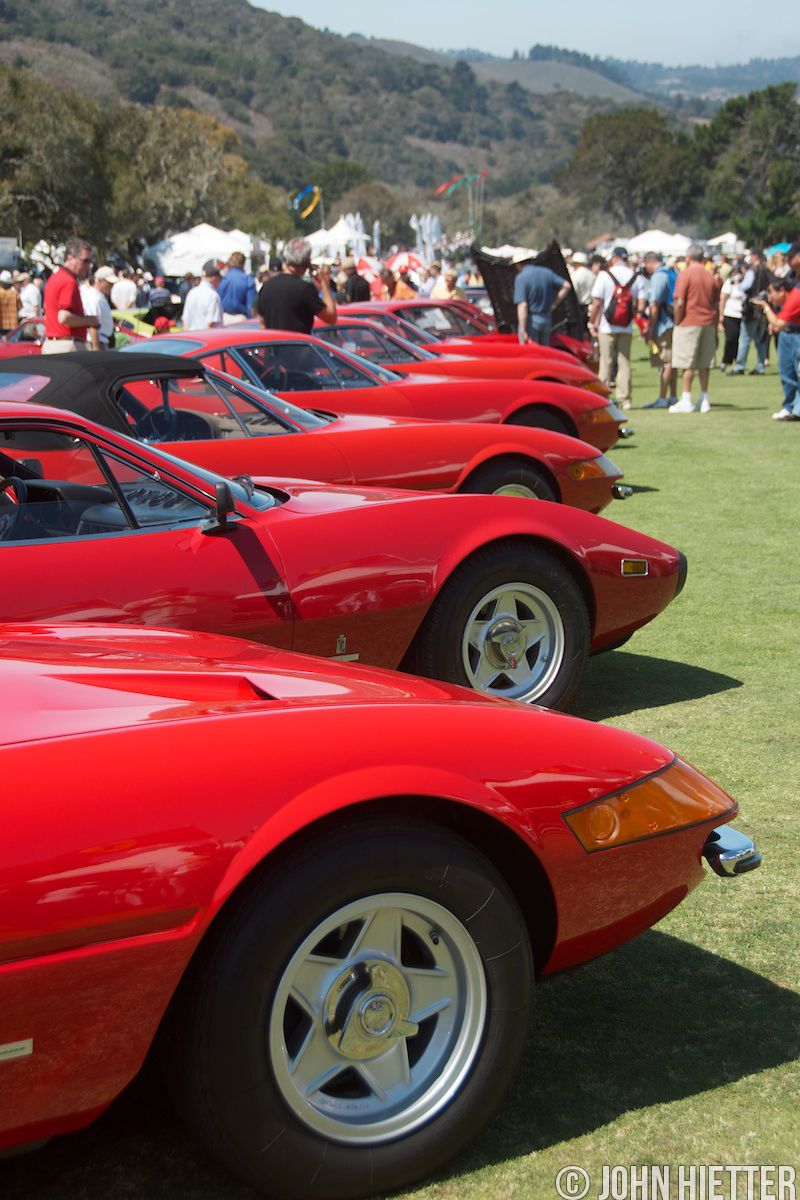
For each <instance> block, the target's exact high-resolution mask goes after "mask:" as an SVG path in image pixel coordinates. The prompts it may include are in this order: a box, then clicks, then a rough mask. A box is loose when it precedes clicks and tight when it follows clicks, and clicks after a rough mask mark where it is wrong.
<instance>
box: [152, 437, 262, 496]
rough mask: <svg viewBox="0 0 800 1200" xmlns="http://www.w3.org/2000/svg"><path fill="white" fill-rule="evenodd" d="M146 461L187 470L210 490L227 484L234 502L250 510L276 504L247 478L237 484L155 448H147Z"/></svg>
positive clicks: (235, 481) (236, 480)
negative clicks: (245, 505) (220, 484)
mask: <svg viewBox="0 0 800 1200" xmlns="http://www.w3.org/2000/svg"><path fill="white" fill-rule="evenodd" d="M147 457H148V459H152V460H153V463H154V465H155V466H157V465H158V460H159V459H161V460H163V462H164V463H165V464H166V465H167V467H168V468H172V467H176V466H177V467H180V468H181V470H183V471H186V470H189V471H191V473H192V474H193V475H195V476H196V477H197V478H198V479H202V480H203V481H204V482H205V483H207V484H209V485H210V487H211V489H212V490H213V489H214V488H216V486H217V484H218V483H227V484H228V486H229V487H230V489H231V492H232V493H233V498H234V500H239V501H241V502H242V503H244V504H249V505H250V506H251V508H260V509H267V508H273V507H274V506H275V504H276V500H275V497H274V496H271V495H270V493H269V492H262V491H261V490H260V489H254V488H253V483H252V480H251V479H249V477H248V476H246V475H243V476H240V477H239V478H240V479H242V480H243V481H244V482H241V483H240V482H239V479H226V478H225V476H224V475H217V473H216V472H215V471H207V470H206V469H205V467H198V466H196V465H195V463H187V462H185V461H184V460H183V459H182V458H178V456H177V455H175V454H168V453H167V452H166V450H161V449H159V448H158V447H156V446H149V447H148V455H147Z"/></svg>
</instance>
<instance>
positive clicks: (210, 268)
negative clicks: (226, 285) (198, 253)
mask: <svg viewBox="0 0 800 1200" xmlns="http://www.w3.org/2000/svg"><path fill="white" fill-rule="evenodd" d="M219 273H220V271H219V266H218V265H217V260H216V259H215V258H209V259H207V260H206V261H205V262H204V263H203V274H204V275H205V277H206V279H210V278H212V277H213V276H214V275H219Z"/></svg>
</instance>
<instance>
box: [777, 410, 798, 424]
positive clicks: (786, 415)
mask: <svg viewBox="0 0 800 1200" xmlns="http://www.w3.org/2000/svg"><path fill="white" fill-rule="evenodd" d="M772 419H773V421H796V420H797V417H796V416H795V415H794V413H793V412H791V411H790V410H789V409H788V408H779V409H778V411H777V412H776V413H773V414H772Z"/></svg>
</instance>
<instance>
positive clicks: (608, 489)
mask: <svg viewBox="0 0 800 1200" xmlns="http://www.w3.org/2000/svg"><path fill="white" fill-rule="evenodd" d="M28 372H29V373H28ZM9 394H11V395H12V396H14V395H15V396H18V397H21V396H23V395H27V396H28V397H30V398H31V399H35V400H36V403H37V404H53V405H56V406H57V407H58V408H65V409H69V410H72V411H73V412H78V413H81V414H82V415H83V416H85V417H88V418H89V420H92V421H97V422H99V423H100V424H101V425H107V426H108V427H109V428H110V429H116V430H118V431H119V432H122V433H126V432H127V433H129V434H131V436H135V437H141V438H143V439H145V440H147V441H149V442H158V443H159V444H161V445H163V446H164V448H165V449H166V450H171V451H172V452H173V453H175V454H180V455H181V457H183V458H186V459H188V460H189V461H190V462H194V463H199V465H200V466H203V467H210V468H211V470H213V471H217V472H218V473H219V474H221V475H239V474H242V473H243V472H244V473H246V474H249V475H267V474H270V475H281V476H299V477H302V478H310V479H315V480H321V481H323V482H325V483H337V484H356V485H362V484H366V485H367V486H378V487H398V488H412V489H414V490H418V491H429V490H433V489H436V490H441V491H447V492H488V493H494V494H508V495H516V496H528V497H536V498H538V499H540V500H557V501H563V502H564V503H565V504H572V505H574V506H575V507H576V508H584V509H586V510H587V511H588V512H600V511H601V509H603V508H605V506H606V505H607V504H608V503H609V502H610V500H611V499H612V496H614V495H616V496H617V497H622V496H624V495H626V494H627V492H628V491H629V490H630V489H626V488H625V487H624V485H622V484H620V483H619V482H618V481H619V479H620V478H621V476H622V472H621V471H620V470H619V469H618V468H617V467H616V466H615V465H614V463H612V462H611V460H610V459H608V458H606V456H605V455H603V454H601V453H600V452H599V451H598V450H596V449H595V448H594V447H593V446H589V445H587V444H586V443H585V442H580V441H578V440H577V439H576V438H572V437H564V436H563V435H562V434H558V433H550V432H549V431H547V430H543V429H525V428H522V427H519V426H508V427H504V428H503V430H502V431H501V430H500V429H498V428H497V427H493V426H491V425H482V424H474V425H468V424H460V425H454V424H445V423H444V422H442V421H407V420H404V419H402V418H398V417H373V416H364V415H361V416H344V417H341V416H337V415H336V414H333V413H323V412H312V411H311V410H309V409H302V408H296V407H295V406H294V405H293V404H289V403H288V402H287V401H286V400H281V399H280V398H279V397H277V396H273V395H270V394H269V393H267V392H265V391H264V390H263V389H260V388H254V387H252V386H249V385H248V384H247V383H245V382H244V381H235V380H233V379H231V378H230V377H228V376H224V375H220V374H219V373H218V372H216V371H214V370H212V369H211V368H209V367H206V366H205V364H203V363H200V362H198V361H197V360H196V359H186V358H177V357H175V356H167V355H163V354H137V355H136V356H135V357H133V356H131V355H127V354H125V355H122V354H116V353H114V352H113V351H111V352H109V351H105V352H100V353H97V354H77V355H76V354H63V355H62V354H54V355H47V356H45V357H42V358H40V359H38V360H37V361H36V363H35V364H32V365H31V364H29V363H24V362H23V363H20V362H18V361H10V362H6V363H0V400H2V399H3V397H4V396H8V395H9Z"/></svg>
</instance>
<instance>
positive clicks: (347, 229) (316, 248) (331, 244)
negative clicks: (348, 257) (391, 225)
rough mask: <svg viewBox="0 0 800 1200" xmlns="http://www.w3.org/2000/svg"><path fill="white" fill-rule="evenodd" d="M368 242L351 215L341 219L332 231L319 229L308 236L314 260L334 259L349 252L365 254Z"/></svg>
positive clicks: (307, 239)
mask: <svg viewBox="0 0 800 1200" xmlns="http://www.w3.org/2000/svg"><path fill="white" fill-rule="evenodd" d="M366 240H367V239H366V237H365V235H364V230H363V227H362V228H361V229H359V228H358V226H357V224H356V220H355V218H354V217H353V215H352V214H351V213H348V214H347V216H346V217H339V220H338V221H337V222H336V224H335V225H332V226H331V228H330V229H317V230H315V231H314V233H309V234H306V241H307V242H308V244H309V245H310V246H311V254H312V256H313V257H314V258H334V257H335V256H336V255H337V254H346V253H347V251H348V250H351V251H354V252H355V253H359V254H360V253H363V252H364V249H365V248H366Z"/></svg>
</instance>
